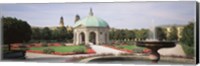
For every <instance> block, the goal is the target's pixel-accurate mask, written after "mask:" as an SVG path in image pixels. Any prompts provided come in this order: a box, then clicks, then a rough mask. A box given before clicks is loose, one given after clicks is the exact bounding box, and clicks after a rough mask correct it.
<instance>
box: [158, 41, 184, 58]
mask: <svg viewBox="0 0 200 66" xmlns="http://www.w3.org/2000/svg"><path fill="white" fill-rule="evenodd" d="M158 52H159V53H160V54H161V55H176V56H186V54H185V52H184V51H183V48H182V46H181V45H180V44H176V46H175V47H173V48H162V49H160V50H158Z"/></svg>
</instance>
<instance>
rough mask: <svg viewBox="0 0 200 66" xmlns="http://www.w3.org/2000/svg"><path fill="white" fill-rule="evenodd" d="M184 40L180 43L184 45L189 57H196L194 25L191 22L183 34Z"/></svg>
mask: <svg viewBox="0 0 200 66" xmlns="http://www.w3.org/2000/svg"><path fill="white" fill-rule="evenodd" d="M181 36H182V38H181V39H180V42H181V43H182V47H183V48H184V51H185V53H186V54H187V55H188V56H194V44H195V43H194V23H193V22H190V23H189V24H188V25H186V26H185V27H184V28H183V31H182V32H181Z"/></svg>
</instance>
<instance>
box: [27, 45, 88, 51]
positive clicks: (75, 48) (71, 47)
mask: <svg viewBox="0 0 200 66" xmlns="http://www.w3.org/2000/svg"><path fill="white" fill-rule="evenodd" d="M45 48H51V49H53V50H55V52H73V51H74V50H77V49H81V48H83V49H84V51H85V52H86V47H85V46H51V47H32V48H30V50H40V51H43V50H44V49H45Z"/></svg>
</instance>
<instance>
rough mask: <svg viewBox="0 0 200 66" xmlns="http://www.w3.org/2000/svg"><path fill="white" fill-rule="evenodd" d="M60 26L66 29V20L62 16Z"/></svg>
mask: <svg viewBox="0 0 200 66" xmlns="http://www.w3.org/2000/svg"><path fill="white" fill-rule="evenodd" d="M60 26H61V27H64V19H63V17H62V16H61V17H60Z"/></svg>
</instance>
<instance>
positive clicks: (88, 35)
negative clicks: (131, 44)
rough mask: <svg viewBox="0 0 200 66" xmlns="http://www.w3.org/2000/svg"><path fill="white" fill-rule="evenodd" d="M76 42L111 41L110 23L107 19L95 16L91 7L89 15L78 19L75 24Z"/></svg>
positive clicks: (87, 43)
mask: <svg viewBox="0 0 200 66" xmlns="http://www.w3.org/2000/svg"><path fill="white" fill-rule="evenodd" d="M73 33H74V37H73V40H74V44H76V45H78V44H85V45H91V44H94V45H96V44H97V45H99V44H107V43H108V42H109V25H108V23H107V22H106V21H104V20H102V19H100V18H98V17H95V16H93V12H92V9H90V13H89V16H87V17H85V18H83V19H81V20H78V21H77V22H76V23H75V25H74V31H73Z"/></svg>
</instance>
